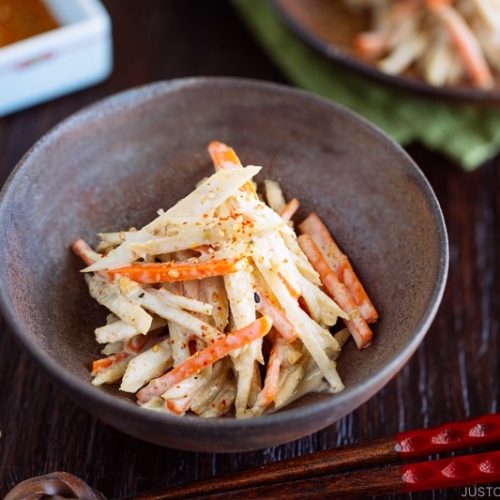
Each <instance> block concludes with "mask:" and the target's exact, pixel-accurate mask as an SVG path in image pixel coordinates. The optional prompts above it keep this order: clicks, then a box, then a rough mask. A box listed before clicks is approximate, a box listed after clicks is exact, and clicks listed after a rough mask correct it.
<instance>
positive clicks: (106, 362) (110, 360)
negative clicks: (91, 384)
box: [90, 351, 132, 377]
mask: <svg viewBox="0 0 500 500" xmlns="http://www.w3.org/2000/svg"><path fill="white" fill-rule="evenodd" d="M130 357H132V353H130V352H127V351H120V352H117V353H116V354H111V355H109V356H107V357H105V358H101V359H96V360H95V361H93V362H92V371H91V372H90V374H91V375H92V376H93V377H95V376H96V375H98V374H99V373H100V372H102V371H103V370H106V369H107V368H111V367H112V366H114V365H116V364H118V363H120V362H122V361H125V360H126V359H128V358H130Z"/></svg>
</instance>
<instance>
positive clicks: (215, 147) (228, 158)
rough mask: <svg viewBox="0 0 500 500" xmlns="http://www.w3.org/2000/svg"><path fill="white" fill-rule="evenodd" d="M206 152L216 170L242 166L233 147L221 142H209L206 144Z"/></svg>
mask: <svg viewBox="0 0 500 500" xmlns="http://www.w3.org/2000/svg"><path fill="white" fill-rule="evenodd" d="M208 152H209V153H210V156H211V157H212V161H213V162H214V166H215V169H216V170H231V169H233V168H241V167H242V166H243V165H242V164H241V161H240V159H239V158H238V156H237V155H236V153H235V152H234V149H233V148H230V147H229V146H227V145H226V144H224V143H222V142H218V141H213V142H211V143H210V144H209V145H208Z"/></svg>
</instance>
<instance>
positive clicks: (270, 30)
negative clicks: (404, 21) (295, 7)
mask: <svg viewBox="0 0 500 500" xmlns="http://www.w3.org/2000/svg"><path fill="white" fill-rule="evenodd" d="M233 4H234V6H235V7H236V9H237V11H238V12H239V13H240V15H241V17H242V18H243V20H244V21H245V23H246V24H247V26H248V27H249V28H250V30H251V31H252V32H253V34H254V35H255V37H256V38H257V40H259V41H260V43H261V44H262V46H263V47H264V49H265V50H266V51H267V53H268V54H269V56H270V57H271V58H272V59H273V60H274V62H275V63H276V64H277V65H278V66H279V67H280V68H281V70H282V71H283V72H284V73H285V75H286V76H287V77H288V78H289V80H290V82H291V83H292V84H294V85H297V86H298V87H302V88H303V89H305V90H308V91H310V92H314V93H316V94H319V95H322V96H324V97H327V98H329V99H331V100H333V101H335V102H337V103H339V104H341V105H344V106H345V107H347V108H349V109H351V110H352V111H354V112H356V113H358V114H360V115H362V116H364V117H365V118H367V119H368V120H370V121H371V122H372V123H374V124H375V125H377V126H378V127H380V128H381V129H382V130H384V131H385V132H386V133H387V134H388V135H390V136H391V137H392V138H393V139H395V140H396V141H397V142H399V143H400V144H401V145H403V146H404V145H407V144H409V143H411V142H416V141H419V142H421V143H422V144H424V145H425V146H426V147H428V148H429V149H432V150H434V151H437V152H440V153H442V154H444V155H446V156H448V157H449V158H451V159H452V160H453V161H454V162H456V163H458V164H459V165H461V166H462V167H463V168H464V169H466V170H474V169H475V168H477V167H479V166H480V165H482V164H483V163H485V162H486V161H487V160H488V159H490V158H492V157H493V156H496V155H497V154H498V153H499V152H500V106H499V107H497V108H496V109H485V108H484V107H483V108H479V107H478V106H474V105H473V104H459V103H452V104H450V103H449V102H448V103H444V102H441V101H438V100H436V99H432V98H426V97H421V96H417V95H415V94H413V93H409V92H406V91H403V90H401V91H400V90H399V89H396V88H389V87H387V86H384V85H382V84H378V83H375V82H373V81H372V80H369V79H367V78H364V77H363V76H361V75H357V74H355V73H353V72H352V71H350V70H348V69H346V68H343V67H341V66H340V65H338V64H335V63H334V62H332V61H330V60H329V59H327V58H326V57H325V56H323V55H322V54H320V53H319V52H317V51H316V50H314V49H313V48H311V47H309V45H308V44H306V43H305V42H304V41H302V40H301V39H300V38H299V37H298V36H296V35H295V34H294V33H292V32H291V30H290V29H289V28H288V27H287V26H286V25H285V24H284V23H283V22H282V20H281V19H280V18H279V16H278V15H277V13H276V12H275V10H274V8H273V7H272V6H271V5H270V3H269V2H268V0H233Z"/></svg>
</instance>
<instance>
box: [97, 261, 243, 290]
mask: <svg viewBox="0 0 500 500" xmlns="http://www.w3.org/2000/svg"><path fill="white" fill-rule="evenodd" d="M244 265H245V259H237V258H228V259H214V260H207V261H201V262H151V263H140V264H132V265H130V266H125V267H119V268H116V269H108V270H107V273H108V276H109V277H110V278H111V279H114V278H115V277H116V276H121V277H127V278H129V279H131V280H132V281H135V282H136V283H142V284H146V283H162V282H165V281H171V282H172V281H188V280H197V279H203V278H209V277H211V276H220V275H224V274H229V273H234V272H236V271H239V270H241V269H242V268H243V266H244Z"/></svg>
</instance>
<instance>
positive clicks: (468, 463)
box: [120, 414, 500, 500]
mask: <svg viewBox="0 0 500 500" xmlns="http://www.w3.org/2000/svg"><path fill="white" fill-rule="evenodd" d="M499 442H500V414H491V415H484V416H481V417H478V418H473V419H469V420H463V421H459V422H454V423H447V424H444V425H440V426H436V427H431V428H427V429H418V430H414V431H408V432H402V433H399V434H396V435H394V436H390V437H384V438H380V439H376V440H370V441H365V442H362V443H358V444H354V445H349V446H345V447H341V448H337V449H334V450H325V451H320V452H317V453H313V454H309V455H304V456H300V457H294V458H291V459H288V460H283V461H280V462H274V463H272V464H268V465H264V466H261V467H254V468H252V469H248V470H244V471H238V472H233V473H230V474H225V475H223V476H220V477H213V478H209V479H205V480H201V481H196V482H194V483H191V484H187V485H179V486H175V487H170V488H164V489H160V490H155V491H150V492H147V493H142V494H136V495H132V496H128V497H125V498H122V499H120V500H168V499H185V498H203V499H204V500H216V499H217V500H223V499H228V498H259V499H265V498H270V499H271V498H272V499H277V498H286V499H287V500H293V499H295V498H297V499H302V498H304V497H305V495H306V493H307V498H328V496H329V495H334V497H335V498H336V499H343V498H356V496H360V495H366V494H369V495H371V496H375V495H381V494H390V493H403V492H410V491H423V490H430V489H436V488H449V487H459V486H466V485H471V484H484V483H488V482H497V481H500V452H490V453H483V454H475V455H467V456H461V457H453V458H449V459H441V460H430V461H425V462H419V463H409V464H401V463H397V465H392V466H390V467H386V466H384V465H385V464H389V463H392V462H402V461H404V460H409V459H415V458H421V457H426V456H429V455H433V454H438V453H446V452H451V451H457V450H464V449H467V448H471V447H474V446H481V445H488V444H494V443H499ZM374 466H384V467H383V468H377V469H369V467H374ZM347 470H349V471H351V472H349V473H343V474H341V472H345V471H347ZM352 471H354V472H352ZM315 495H316V496H315ZM342 495H344V496H342Z"/></svg>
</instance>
